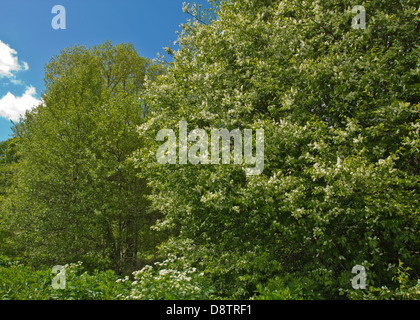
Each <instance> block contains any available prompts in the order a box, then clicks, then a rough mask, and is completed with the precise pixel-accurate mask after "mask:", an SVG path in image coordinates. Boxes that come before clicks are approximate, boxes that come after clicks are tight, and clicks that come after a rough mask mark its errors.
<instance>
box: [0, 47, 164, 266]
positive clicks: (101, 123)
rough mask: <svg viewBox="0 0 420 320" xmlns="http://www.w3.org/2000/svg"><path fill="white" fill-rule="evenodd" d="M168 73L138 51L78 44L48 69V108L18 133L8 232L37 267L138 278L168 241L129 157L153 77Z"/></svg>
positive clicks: (20, 252)
mask: <svg viewBox="0 0 420 320" xmlns="http://www.w3.org/2000/svg"><path fill="white" fill-rule="evenodd" d="M162 71H163V68H162V67H161V66H160V65H157V64H154V63H152V62H151V61H149V60H147V59H145V58H142V57H140V56H139V55H138V54H137V52H136V51H135V49H134V47H133V46H132V45H128V44H119V45H115V46H113V45H111V43H109V42H105V43H103V44H102V45H99V46H95V47H91V48H85V47H83V46H75V47H70V48H67V49H64V50H62V52H61V53H60V55H58V56H56V57H53V58H52V59H51V61H50V62H49V63H48V65H47V66H46V74H45V83H46V91H45V92H44V94H43V96H42V101H43V102H42V104H41V105H39V106H38V107H36V108H35V109H33V110H32V111H30V112H27V113H26V115H25V118H24V119H23V120H22V121H21V122H20V123H18V124H17V125H16V126H15V131H16V135H15V136H16V137H15V141H16V145H17V147H16V148H17V154H18V156H19V161H18V163H17V164H16V174H15V175H14V176H13V180H12V182H13V183H12V185H11V186H10V188H9V189H10V190H9V191H8V196H7V198H6V199H5V201H4V210H3V212H4V215H3V219H2V220H3V221H2V224H3V226H4V229H5V230H6V231H7V232H8V234H12V237H11V240H10V241H12V242H13V246H14V248H15V251H17V254H18V255H20V256H22V257H24V258H25V259H26V261H28V262H30V263H31V264H38V265H39V264H47V265H55V264H59V261H78V260H82V261H84V262H85V263H86V264H87V265H89V266H90V268H91V269H94V268H97V267H100V268H102V269H105V268H112V269H113V270H115V271H116V272H118V273H120V272H131V271H133V270H135V269H136V268H137V259H138V255H139V254H150V253H151V252H154V247H155V246H156V244H157V243H158V242H159V238H158V237H154V236H153V235H152V233H151V232H150V228H149V227H150V225H152V224H153V222H154V220H155V219H156V216H157V213H156V212H154V211H153V210H149V205H148V201H147V200H146V199H145V197H144V196H145V195H146V194H147V193H148V192H149V189H148V188H147V186H146V184H145V181H144V180H143V179H140V178H138V177H137V174H138V170H137V169H136V168H134V166H133V162H132V161H131V160H130V159H129V158H130V156H131V154H132V152H133V151H134V150H136V149H137V148H138V147H139V146H140V145H141V139H140V138H139V136H138V135H137V132H136V127H137V126H138V125H140V124H141V123H142V122H143V121H144V117H145V115H146V114H147V113H148V110H147V105H146V104H145V103H143V102H142V100H141V99H140V97H141V95H142V91H143V90H144V86H143V83H144V80H145V78H146V77H148V79H150V80H152V79H154V78H155V77H156V76H157V75H158V74H159V73H160V72H162Z"/></svg>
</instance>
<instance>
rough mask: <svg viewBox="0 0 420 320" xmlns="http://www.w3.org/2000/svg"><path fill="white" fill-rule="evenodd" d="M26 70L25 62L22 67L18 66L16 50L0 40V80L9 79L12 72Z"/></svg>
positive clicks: (27, 67)
mask: <svg viewBox="0 0 420 320" xmlns="http://www.w3.org/2000/svg"><path fill="white" fill-rule="evenodd" d="M28 69H29V66H28V64H27V63H26V62H23V64H22V65H21V64H19V61H18V58H17V52H16V50H14V49H12V48H10V47H9V46H8V45H7V44H5V43H4V42H2V41H1V40H0V78H2V77H8V78H11V77H13V72H14V71H19V70H28Z"/></svg>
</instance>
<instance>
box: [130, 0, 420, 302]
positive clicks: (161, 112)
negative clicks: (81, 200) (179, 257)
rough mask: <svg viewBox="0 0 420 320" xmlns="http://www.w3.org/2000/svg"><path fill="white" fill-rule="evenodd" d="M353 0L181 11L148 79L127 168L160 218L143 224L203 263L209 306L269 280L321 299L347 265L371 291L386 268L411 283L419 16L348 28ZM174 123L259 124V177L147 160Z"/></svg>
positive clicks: (388, 9) (381, 11) (381, 10)
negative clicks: (399, 269) (407, 268)
mask: <svg viewBox="0 0 420 320" xmlns="http://www.w3.org/2000/svg"><path fill="white" fill-rule="evenodd" d="M356 4H358V3H349V2H346V1H304V0H302V1H272V2H271V1H268V2H266V3H262V2H258V1H221V2H220V3H218V5H215V6H214V8H213V10H214V12H215V13H216V14H215V15H216V16H217V19H212V18H211V19H206V18H207V17H208V15H207V16H206V15H205V14H206V13H200V10H197V9H194V10H191V8H190V7H187V8H186V11H188V12H190V13H191V14H192V15H195V19H194V20H192V21H189V22H188V23H186V24H185V25H184V28H183V32H182V33H181V34H180V36H179V38H178V44H179V45H180V49H179V50H178V51H176V52H173V62H172V63H171V65H170V67H169V68H168V70H167V72H166V73H165V74H164V75H162V76H161V77H160V78H159V79H158V80H157V81H156V82H154V83H146V87H147V91H146V93H147V95H146V97H145V98H146V100H147V101H148V103H149V104H150V106H151V110H152V113H151V115H150V119H149V120H148V121H147V122H146V123H145V124H143V125H142V126H141V127H140V130H139V133H140V136H141V137H142V138H143V139H144V142H145V143H144V145H143V147H142V148H140V149H139V152H138V154H137V155H136V156H135V162H136V164H137V165H138V166H139V167H140V168H142V171H141V176H142V177H144V178H145V179H147V180H148V181H149V185H150V186H151V187H152V188H153V193H152V195H151V196H150V197H149V199H150V200H151V201H152V204H153V207H154V208H156V209H157V210H159V211H160V212H162V213H163V215H164V216H163V218H162V219H160V220H158V223H157V224H156V229H158V230H169V231H171V232H173V234H174V238H176V239H175V240H174V241H175V242H177V243H183V241H190V242H191V243H192V245H193V246H194V247H197V248H200V249H199V252H200V253H201V255H200V254H198V253H197V254H195V253H188V252H186V253H183V254H184V255H185V256H186V257H187V259H189V260H190V261H191V262H192V263H201V262H202V261H205V262H203V264H207V266H208V267H207V268H206V270H207V271H208V272H207V273H206V274H208V275H209V276H210V277H212V279H213V280H214V281H215V284H216V286H217V292H218V293H219V294H220V295H221V296H222V297H234V298H247V297H250V296H252V294H253V292H254V291H255V290H256V289H257V286H258V284H259V283H261V285H262V286H263V287H264V283H266V281H268V280H269V279H273V278H274V277H275V276H276V273H277V272H278V270H281V271H282V274H287V273H291V274H300V272H301V271H302V269H304V272H306V274H304V276H305V277H306V278H309V279H310V281H313V282H315V283H316V284H317V289H316V290H318V292H317V294H319V295H320V296H322V297H323V298H326V299H330V298H337V297H338V296H339V295H338V294H339V288H350V279H352V274H351V270H352V267H353V266H354V265H357V264H363V265H365V266H366V268H367V269H368V274H369V281H370V285H372V286H375V287H379V286H381V285H385V284H389V283H391V282H392V273H391V272H390V270H388V269H387V266H388V265H389V264H395V263H396V262H397V261H398V259H402V260H404V261H406V263H407V264H409V265H411V266H413V270H416V272H415V274H413V277H414V278H418V277H419V276H420V274H419V273H418V270H420V265H419V259H418V247H419V245H420V242H419V237H418V230H419V207H420V206H419V202H420V197H419V191H420V190H419V177H418V173H419V171H418V167H419V159H420V158H419V152H418V151H419V148H418V143H419V140H418V139H419V138H418V131H419V129H418V126H419V109H418V107H419V83H420V82H419V74H418V61H419V57H420V51H419V47H418V45H417V44H418V40H419V38H418V34H419V24H418V14H419V13H418V10H417V7H416V5H415V2H414V1H407V2H404V3H398V4H396V3H395V2H393V1H370V2H369V3H367V4H366V10H367V12H368V20H367V28H366V29H364V30H363V29H361V30H354V29H353V28H352V27H351V19H352V17H353V14H352V13H351V8H352V5H356ZM213 16H214V15H213ZM181 120H187V121H188V125H189V126H188V129H189V131H191V130H192V129H193V128H202V129H204V130H206V131H207V132H209V131H210V130H211V129H213V128H220V127H221V126H223V127H224V128H226V129H228V130H232V129H235V128H239V129H245V128H248V129H249V128H252V129H254V130H255V129H261V128H262V129H264V131H265V159H264V164H265V167H264V172H263V174H261V175H259V176H252V177H249V176H248V177H247V176H245V173H244V169H245V168H246V166H245V165H233V164H231V165H219V166H217V165H191V164H188V165H179V164H174V165H160V164H159V163H157V161H156V157H155V154H156V150H157V148H158V146H159V145H160V143H159V142H157V141H155V137H156V134H157V132H158V131H159V130H160V129H162V128H172V129H174V130H175V132H176V131H177V125H178V122H179V121H181ZM174 250H175V252H176V251H177V249H174ZM302 266H305V268H303V267H302ZM296 277H297V275H296ZM317 277H321V279H325V281H321V280H319V281H318V280H317ZM263 287H260V288H263ZM292 295H293V294H292Z"/></svg>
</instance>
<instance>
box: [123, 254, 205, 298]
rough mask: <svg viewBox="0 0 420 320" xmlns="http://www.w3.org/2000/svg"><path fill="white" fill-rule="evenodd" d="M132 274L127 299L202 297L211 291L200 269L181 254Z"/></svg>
mask: <svg viewBox="0 0 420 320" xmlns="http://www.w3.org/2000/svg"><path fill="white" fill-rule="evenodd" d="M133 274H134V278H135V281H133V282H132V289H131V292H130V295H129V296H127V297H126V299H130V300H131V299H135V300H138V299H142V300H144V299H152V300H203V299H209V298H211V295H212V292H213V289H212V287H211V285H210V283H209V281H208V280H207V279H206V278H205V276H204V273H203V272H200V271H198V270H197V269H196V268H194V267H191V266H189V265H188V262H187V261H186V260H185V258H183V257H181V258H178V257H176V256H170V257H168V258H167V259H166V260H164V261H162V262H155V263H154V266H150V265H146V266H145V267H144V268H142V269H141V270H139V271H136V272H134V273H133Z"/></svg>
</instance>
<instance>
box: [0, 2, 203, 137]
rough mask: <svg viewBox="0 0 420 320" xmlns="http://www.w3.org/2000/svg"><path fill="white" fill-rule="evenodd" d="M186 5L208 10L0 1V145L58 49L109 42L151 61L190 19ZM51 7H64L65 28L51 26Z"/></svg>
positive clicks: (38, 89) (35, 96)
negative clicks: (132, 49) (128, 46)
mask: <svg viewBox="0 0 420 320" xmlns="http://www.w3.org/2000/svg"><path fill="white" fill-rule="evenodd" d="M184 1H185V2H195V3H197V4H202V5H203V7H209V4H207V1H206V0H190V1H187V0H154V1H150V0H119V1H111V0H54V1H52V0H1V2H0V141H2V140H5V139H8V138H9V137H10V134H11V133H12V131H11V122H10V119H13V118H15V117H16V114H18V113H19V110H24V109H25V108H28V106H30V105H32V104H34V103H36V102H37V100H39V99H40V97H41V94H42V92H43V90H44V89H45V87H44V80H43V79H44V66H45V64H46V63H47V62H48V61H49V60H50V59H51V57H52V56H54V55H57V54H59V53H60V50H61V49H63V48H65V47H68V46H72V45H76V44H82V45H87V46H91V45H96V44H100V43H102V42H103V41H105V40H110V41H111V42H112V43H113V44H117V43H121V42H130V43H132V44H133V45H134V46H135V48H136V50H137V51H138V53H139V54H140V55H141V56H143V57H147V58H155V57H156V56H157V53H158V52H159V53H161V54H163V53H164V51H163V49H162V48H163V47H165V46H168V45H170V44H172V43H173V42H174V41H175V40H176V38H177V35H176V34H175V31H176V30H180V29H181V28H180V24H181V23H183V22H185V21H186V20H187V19H188V18H190V17H189V16H187V15H186V14H185V13H183V11H182V3H183V2H184ZM55 5H62V6H63V7H64V8H65V14H66V29H57V30H55V29H53V27H52V24H51V22H52V20H53V18H54V17H55V16H56V15H57V14H54V13H52V12H51V11H52V8H53V7H54V6H55Z"/></svg>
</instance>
